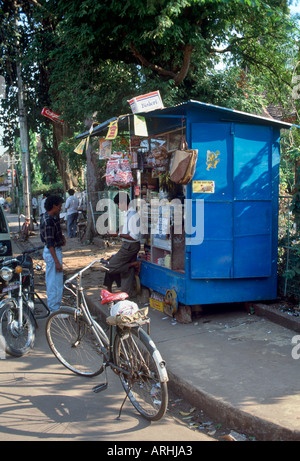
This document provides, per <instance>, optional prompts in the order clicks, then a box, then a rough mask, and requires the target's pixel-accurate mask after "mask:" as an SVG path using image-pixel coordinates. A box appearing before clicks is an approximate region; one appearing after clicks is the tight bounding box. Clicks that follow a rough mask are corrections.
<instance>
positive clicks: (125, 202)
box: [104, 192, 141, 296]
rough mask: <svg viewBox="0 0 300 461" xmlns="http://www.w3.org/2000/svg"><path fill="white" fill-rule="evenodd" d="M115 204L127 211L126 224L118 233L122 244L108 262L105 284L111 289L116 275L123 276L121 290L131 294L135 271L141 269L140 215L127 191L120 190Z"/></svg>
mask: <svg viewBox="0 0 300 461" xmlns="http://www.w3.org/2000/svg"><path fill="white" fill-rule="evenodd" d="M114 202H115V204H116V205H117V206H118V208H119V210H120V211H125V212H126V213H125V219H124V225H123V229H122V231H121V233H119V234H110V235H111V236H116V235H118V236H119V237H120V238H121V240H122V246H121V248H120V250H119V251H118V253H116V254H115V255H113V256H112V257H111V258H110V260H109V263H108V266H107V267H108V269H109V272H106V273H105V280H104V285H106V286H107V289H108V290H109V291H111V285H112V283H113V281H114V280H115V276H116V275H117V276H120V277H121V290H122V291H124V292H125V293H128V294H129V296H131V294H132V291H133V283H134V278H135V273H136V272H138V270H139V262H137V260H136V258H137V254H138V252H139V250H140V236H141V235H140V217H139V215H138V213H137V211H136V210H135V209H134V208H132V207H131V206H130V199H129V196H128V194H127V193H126V192H119V193H118V194H117V195H116V196H115V198H114Z"/></svg>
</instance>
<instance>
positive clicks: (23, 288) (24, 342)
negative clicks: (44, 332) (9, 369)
mask: <svg viewBox="0 0 300 461" xmlns="http://www.w3.org/2000/svg"><path fill="white" fill-rule="evenodd" d="M42 248H44V247H43V246H39V247H36V248H31V249H29V250H25V251H23V253H22V254H21V255H19V256H17V257H12V256H11V257H5V258H2V259H0V291H1V298H0V299H1V302H0V337H1V339H2V341H4V348H5V351H6V352H7V353H8V354H10V355H14V356H17V357H20V356H22V355H25V354H27V353H28V352H29V350H30V349H32V348H33V346H34V341H35V331H36V326H37V322H36V320H37V315H36V313H35V310H34V308H35V302H36V299H38V300H39V302H40V303H41V304H42V305H43V306H44V308H45V311H46V314H44V315H41V316H39V317H38V318H45V317H47V316H48V315H49V314H50V311H49V309H48V307H47V306H46V304H45V303H44V301H43V300H42V299H41V298H40V296H39V295H38V293H36V291H35V288H34V267H33V260H32V258H31V256H30V254H32V253H34V252H36V251H38V250H41V249H42ZM35 269H36V270H40V269H41V267H40V266H36V267H35ZM2 346H3V344H2Z"/></svg>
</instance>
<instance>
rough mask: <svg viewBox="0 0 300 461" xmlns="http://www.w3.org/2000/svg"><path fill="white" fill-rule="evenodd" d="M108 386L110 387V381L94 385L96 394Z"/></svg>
mask: <svg viewBox="0 0 300 461" xmlns="http://www.w3.org/2000/svg"><path fill="white" fill-rule="evenodd" d="M107 388H108V383H102V384H98V386H95V387H93V392H95V394H98V392H102V391H105V389H107Z"/></svg>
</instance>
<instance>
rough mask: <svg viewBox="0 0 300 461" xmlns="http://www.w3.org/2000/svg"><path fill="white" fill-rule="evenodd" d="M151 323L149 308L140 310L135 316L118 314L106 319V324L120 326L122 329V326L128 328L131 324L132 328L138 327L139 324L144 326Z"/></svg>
mask: <svg viewBox="0 0 300 461" xmlns="http://www.w3.org/2000/svg"><path fill="white" fill-rule="evenodd" d="M121 302H122V301H121ZM149 321H150V319H149V317H148V307H145V308H143V309H139V310H138V311H136V312H135V313H133V314H116V315H111V316H109V317H107V318H106V322H107V323H108V324H109V325H118V326H120V327H122V325H124V326H127V327H128V326H130V324H132V326H136V325H137V324H139V325H142V324H144V323H148V322H149Z"/></svg>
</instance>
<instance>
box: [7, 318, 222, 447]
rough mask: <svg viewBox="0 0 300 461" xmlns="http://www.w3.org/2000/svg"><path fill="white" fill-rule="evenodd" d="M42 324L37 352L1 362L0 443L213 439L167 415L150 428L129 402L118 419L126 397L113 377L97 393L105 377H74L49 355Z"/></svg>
mask: <svg viewBox="0 0 300 461" xmlns="http://www.w3.org/2000/svg"><path fill="white" fill-rule="evenodd" d="M44 325H45V320H40V321H39V329H38V332H37V340H36V345H35V348H34V350H33V351H32V352H31V353H30V354H29V355H27V356H25V357H21V358H12V357H9V356H8V357H7V358H6V359H5V360H0V441H5V440H6V441H16V440H24V441H41V440H46V441H54V440H63V441H67V440H68V441H73V440H76V441H81V440H82V441H87V440H88V441H92V440H102V441H103V440H105V441H170V440H173V441H204V440H213V439H211V438H209V437H207V436H206V435H203V434H200V433H199V432H194V431H192V430H190V429H189V428H188V427H186V426H184V425H182V424H180V423H179V422H176V421H175V420H174V419H173V418H172V417H170V416H168V415H167V416H166V417H165V418H164V419H163V420H162V421H160V422H157V423H149V422H147V421H145V420H144V418H142V417H141V416H140V415H138V414H137V413H136V411H135V409H134V408H133V407H132V405H131V404H130V403H129V402H127V403H126V404H125V407H124V409H123V414H122V417H121V420H120V421H119V420H117V419H116V418H117V416H118V411H119V408H120V405H121V403H122V399H123V397H124V392H123V390H122V388H121V384H120V382H119V379H118V377H117V376H115V375H114V374H113V373H112V372H109V379H110V384H109V387H108V389H107V390H106V391H104V392H102V393H100V394H94V393H93V392H92V390H91V389H92V387H93V386H94V385H95V384H98V383H99V382H100V381H101V377H96V378H92V379H87V378H82V377H79V376H76V375H74V374H72V373H71V372H69V371H68V370H67V369H65V368H64V367H63V366H62V365H61V364H60V363H59V362H58V361H57V360H56V358H55V357H54V356H53V355H52V353H51V352H50V350H49V348H48V345H47V342H46V339H45V333H44Z"/></svg>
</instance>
